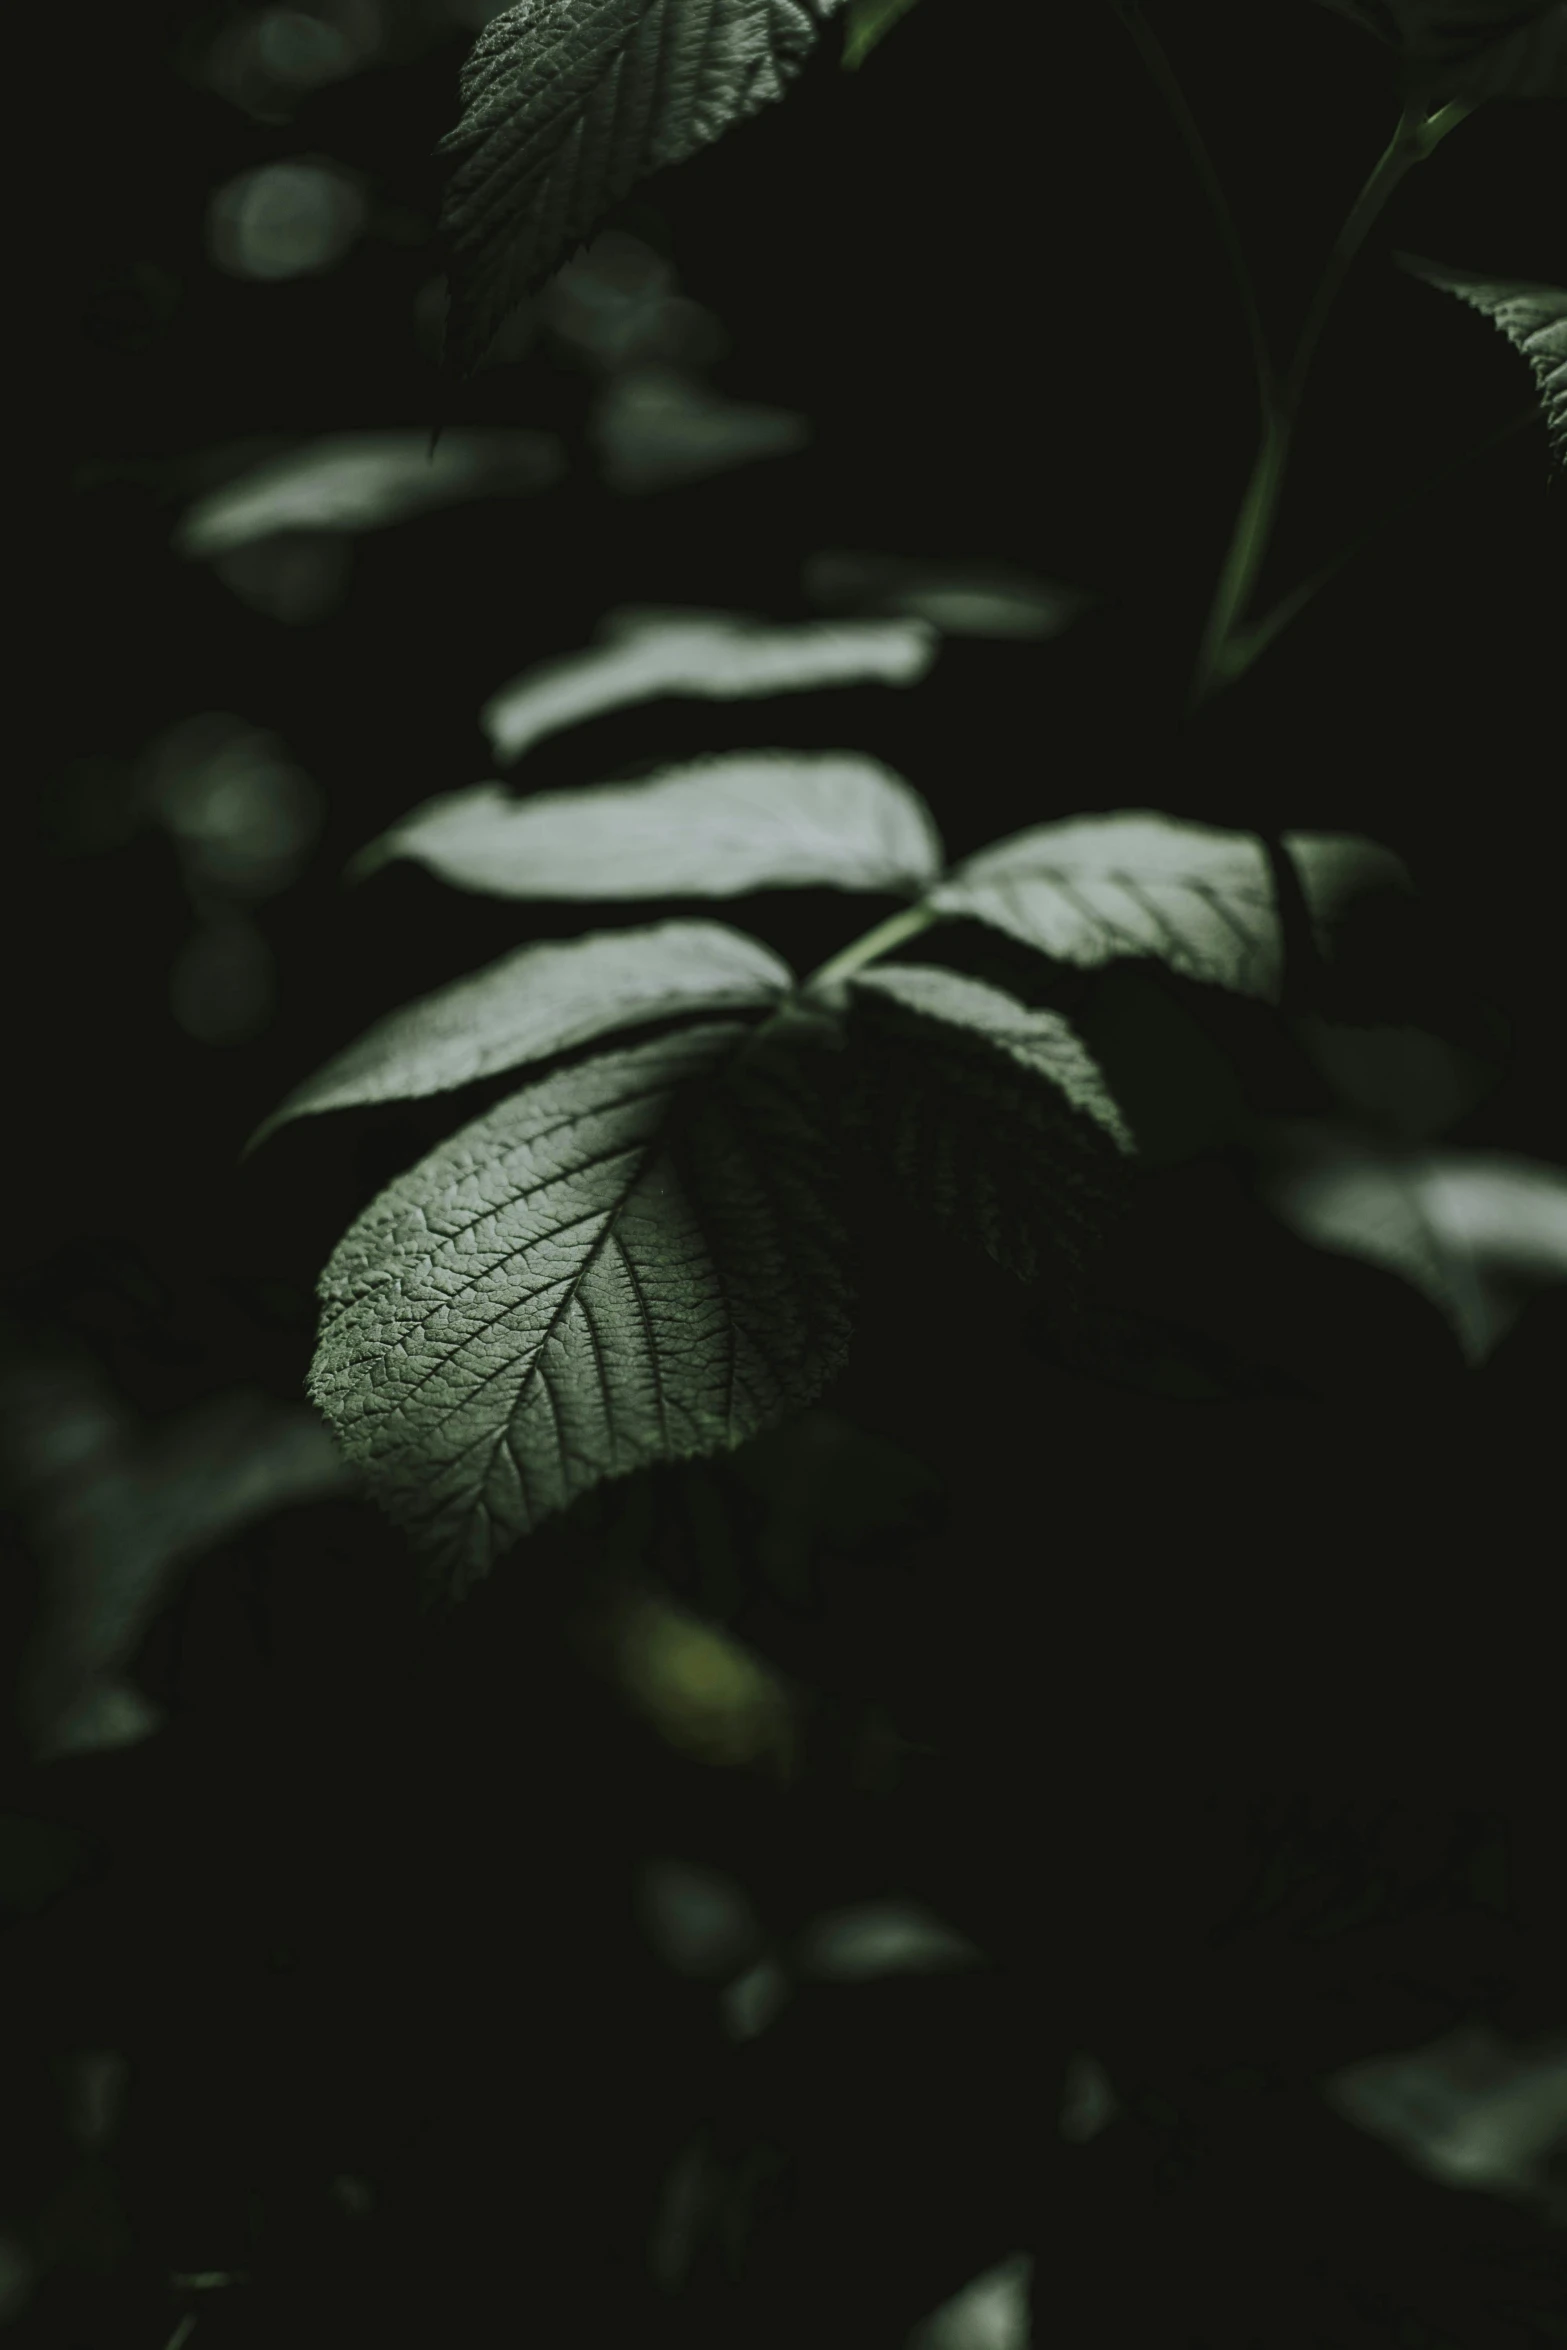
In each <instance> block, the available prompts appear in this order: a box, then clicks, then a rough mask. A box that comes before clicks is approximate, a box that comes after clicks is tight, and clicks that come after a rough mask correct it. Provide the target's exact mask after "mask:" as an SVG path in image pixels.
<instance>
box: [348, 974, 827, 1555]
mask: <svg viewBox="0 0 1567 2350" xmlns="http://www.w3.org/2000/svg"><path fill="white" fill-rule="evenodd" d="M748 1045H749V1046H750V1047H751V1048H752V1049H750V1050H749V1051H748V1050H746V1049H745V1048H746V1047H747V1046H748ZM831 1162H832V1143H831V1137H830V1136H829V1135H828V1134H827V1133H826V1132H824V1131H823V1130H822V1126H821V1121H820V1118H819V1115H818V1112H817V1108H816V1096H815V1092H814V1090H813V1088H812V1087H811V1085H810V1084H809V1082H808V1081H807V1079H806V1078H805V1077H804V1076H803V1075H802V1071H801V1062H800V1058H799V1055H798V1053H797V1052H796V1051H795V1050H793V1049H792V1048H788V1047H784V1048H780V1049H776V1050H775V1049H772V1047H771V1045H770V1044H769V1043H768V1042H767V1041H766V1040H758V1039H757V1037H756V1033H755V1028H754V1024H752V1023H747V1022H744V1021H737V1020H725V1021H706V1022H703V1023H701V1024H700V1025H699V1026H694V1027H689V1028H686V1029H683V1030H680V1031H676V1032H673V1033H671V1034H669V1035H665V1036H660V1037H657V1038H654V1039H652V1040H650V1041H648V1042H645V1043H642V1044H638V1045H634V1046H631V1047H629V1048H628V1049H626V1050H624V1051H619V1052H610V1053H605V1054H602V1055H599V1056H596V1057H595V1058H593V1059H592V1060H589V1061H586V1062H582V1063H579V1064H577V1065H576V1066H574V1067H571V1068H568V1069H565V1070H562V1071H559V1072H557V1073H556V1074H554V1075H552V1076H549V1077H545V1078H543V1079H541V1080H540V1081H539V1082H537V1083H535V1084H533V1085H529V1086H526V1087H524V1088H523V1089H522V1091H520V1092H519V1093H516V1094H513V1095H512V1096H511V1097H510V1099H509V1100H507V1101H505V1102H503V1103H502V1104H501V1105H500V1106H499V1107H498V1108H496V1109H493V1110H490V1111H488V1112H487V1113H486V1114H485V1115H484V1116H483V1117H481V1118H478V1119H476V1120H474V1121H473V1122H472V1123H471V1124H470V1125H468V1126H465V1127H463V1128H462V1129H460V1131H459V1132H458V1133H456V1134H455V1135H453V1136H452V1137H451V1138H450V1140H449V1141H447V1142H445V1143H443V1144H442V1145H441V1146H440V1148H439V1149H438V1150H436V1151H434V1152H432V1153H431V1154H430V1155H429V1156H428V1157H427V1158H425V1159H423V1160H421V1161H420V1162H419V1164H418V1165H417V1166H416V1167H414V1168H413V1169H411V1170H410V1172H409V1173H407V1174H406V1175H403V1176H401V1177H399V1178H398V1180H397V1181H396V1182H395V1183H393V1184H392V1185H390V1186H389V1188H388V1189H387V1190H386V1191H384V1192H383V1193H382V1194H381V1195H380V1197H379V1198H378V1199H377V1200H375V1201H374V1202H373V1203H372V1205H371V1206H370V1207H369V1208H368V1209H367V1210H366V1212H365V1213H364V1214H363V1215H362V1216H361V1217H360V1218H359V1219H358V1221H357V1222H356V1223H355V1224H354V1225H353V1226H352V1227H351V1228H350V1230H349V1231H348V1233H347V1234H346V1235H345V1236H344V1238H343V1239H342V1241H341V1242H340V1243H339V1244H338V1247H337V1249H336V1250H335V1252H334V1253H333V1256H332V1258H331V1261H330V1263H329V1264H328V1266H327V1268H326V1270H325V1272H324V1273H323V1275H322V1278H321V1297H322V1303H323V1309H324V1310H323V1316H322V1324H321V1331H320V1339H319V1344H318V1347H317V1351H316V1357H315V1362H314V1364H313V1366H312V1370H311V1375H310V1393H311V1397H312V1400H313V1401H314V1402H315V1403H316V1404H317V1405H318V1406H319V1407H320V1409H321V1410H322V1411H323V1412H324V1413H325V1414H326V1416H327V1418H328V1420H329V1421H330V1422H331V1424H332V1426H333V1428H334V1429H335V1430H336V1431H337V1433H338V1435H339V1437H340V1438H341V1440H342V1443H343V1445H344V1448H345V1451H346V1453H347V1455H348V1457H349V1459H350V1460H352V1461H354V1462H356V1463H357V1464H359V1465H360V1466H362V1468H363V1469H364V1471H365V1474H366V1479H367V1483H368V1486H369V1489H370V1491H371V1493H372V1494H373V1495H374V1496H375V1497H376V1498H377V1499H378V1500H379V1501H380V1502H381V1504H382V1505H383V1506H384V1507H385V1509H386V1510H387V1511H388V1512H389V1514H390V1515H391V1516H392V1517H393V1518H395V1519H397V1520H398V1521H399V1522H401V1523H402V1524H404V1525H405V1526H407V1527H408V1528H409V1530H410V1532H411V1533H412V1534H413V1536H414V1538H415V1540H416V1541H417V1542H418V1543H419V1544H420V1546H421V1547H422V1548H423V1549H424V1550H425V1551H426V1553H427V1555H428V1557H429V1559H430V1561H431V1565H432V1569H433V1571H434V1573H435V1575H436V1576H437V1577H438V1579H439V1581H440V1583H441V1584H442V1585H443V1586H444V1587H445V1588H446V1589H447V1590H449V1591H452V1592H455V1593H460V1592H461V1591H462V1590H463V1589H465V1588H466V1587H467V1585H468V1584H470V1583H471V1582H472V1581H473V1580H474V1579H475V1578H476V1577H479V1576H482V1575H484V1574H485V1573H486V1572H488V1570H489V1568H490V1567H491V1566H492V1565H493V1563H494V1560H495V1558H496V1556H497V1555H498V1554H499V1553H500V1552H501V1551H502V1550H504V1549H505V1548H507V1547H508V1546H509V1545H510V1544H512V1543H514V1542H515V1541H517V1540H518V1539H519V1538H520V1537H521V1536H523V1535H525V1534H526V1533H528V1532H529V1531H530V1529H531V1528H533V1527H534V1526H536V1525H538V1524H539V1523H540V1521H541V1520H542V1519H544V1518H546V1517H548V1516H550V1515H551V1514H553V1513H554V1512H556V1511H559V1510H563V1509H565V1508H566V1507H567V1505H568V1504H569V1503H570V1502H571V1501H573V1500H574V1499H575V1498H576V1496H577V1495H578V1494H580V1493H585V1492H587V1491H588V1490H590V1489H591V1488H592V1487H594V1486H596V1485H598V1484H600V1483H601V1482H602V1481H603V1480H605V1479H606V1478H611V1477H617V1476H621V1475H623V1474H625V1473H626V1472H627V1471H629V1470H632V1469H636V1468H639V1467H642V1466H644V1465H646V1464H648V1463H651V1462H654V1461H666V1460H678V1459H690V1458H693V1457H699V1456H701V1455H703V1454H708V1453H714V1452H721V1451H724V1450H726V1449H733V1448H734V1447H735V1446H736V1445H738V1444H740V1443H743V1442H744V1440H745V1439H746V1438H747V1437H748V1436H751V1435H754V1434H755V1433H756V1432H757V1431H758V1430H759V1429H761V1428H764V1427H766V1426H768V1425H769V1424H770V1423H771V1422H773V1421H775V1420H777V1419H780V1418H782V1417H783V1416H784V1415H785V1414H786V1413H787V1412H789V1411H790V1410H797V1409H799V1408H801V1407H802V1406H804V1405H806V1404H808V1403H812V1402H814V1401H815V1400H816V1397H817V1395H818V1393H819V1392H820V1390H821V1388H822V1387H823V1386H824V1385H825V1383H826V1381H827V1380H828V1379H829V1378H830V1377H831V1376H832V1375H833V1373H834V1372H835V1371H836V1370H837V1369H838V1368H839V1366H840V1365H841V1363H842V1361H843V1358H844V1353H845V1349H846V1345H847V1330H848V1322H847V1292H846V1287H845V1279H844V1275H843V1272H842V1270H841V1247H842V1242H841V1236H840V1234H839V1231H838V1227H837V1224H836V1221H835V1219H834V1216H833V1214H832V1213H831V1211H830V1209H829V1206H828V1204H827V1201H828V1197H829V1196H830V1191H829V1187H830V1179H831Z"/></svg>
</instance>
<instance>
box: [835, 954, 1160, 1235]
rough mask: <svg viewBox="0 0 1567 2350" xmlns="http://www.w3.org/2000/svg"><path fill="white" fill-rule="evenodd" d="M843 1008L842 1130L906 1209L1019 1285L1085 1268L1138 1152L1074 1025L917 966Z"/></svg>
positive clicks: (972, 982)
mask: <svg viewBox="0 0 1567 2350" xmlns="http://www.w3.org/2000/svg"><path fill="white" fill-rule="evenodd" d="M848 1006H849V1021H850V1035H851V1038H852V1039H853V1041H854V1044H855V1047H856V1050H855V1056H854V1061H853V1064H852V1072H853V1087H854V1090H853V1093H852V1095H851V1097H850V1101H849V1105H848V1110H847V1116H848V1122H849V1124H850V1126H851V1129H852V1131H853V1132H854V1133H855V1134H856V1135H857V1137H858V1138H859V1139H860V1141H861V1143H862V1144H863V1146H864V1147H865V1148H866V1149H867V1150H869V1151H870V1152H871V1153H872V1154H873V1156H874V1158H875V1160H876V1162H877V1164H878V1165H879V1166H883V1167H884V1168H885V1170H886V1172H887V1175H888V1176H889V1178H890V1179H891V1180H892V1181H893V1182H894V1183H895V1184H896V1185H897V1187H898V1188H899V1190H900V1191H902V1193H903V1194H904V1196H905V1197H906V1198H908V1199H910V1200H912V1201H913V1202H914V1203H915V1204H917V1205H919V1206H921V1207H923V1208H926V1209H928V1210H929V1212H930V1213H931V1214H933V1215H936V1216H938V1217H941V1218H943V1219H946V1220H950V1221H952V1222H954V1223H956V1224H957V1225H958V1227H959V1228H960V1230H961V1231H962V1232H963V1233H965V1234H966V1235H967V1236H968V1237H970V1238H971V1239H973V1240H974V1241H975V1242H976V1243H977V1244H978V1245H979V1246H980V1247H982V1248H984V1249H985V1250H986V1251H987V1252H988V1254H989V1255H991V1256H992V1257H994V1258H995V1260H996V1261H997V1263H998V1264H1001V1265H1004V1266H1005V1267H1006V1268H1007V1269H1008V1271H1010V1272H1013V1273H1015V1274H1017V1275H1018V1277H1019V1278H1020V1279H1022V1280H1025V1281H1028V1280H1032V1279H1033V1277H1034V1275H1035V1274H1036V1272H1037V1271H1038V1270H1039V1269H1040V1266H1041V1263H1042V1262H1047V1261H1054V1260H1058V1259H1060V1258H1062V1257H1065V1258H1067V1259H1073V1260H1079V1259H1081V1258H1082V1257H1083V1256H1084V1255H1085V1254H1086V1253H1087V1251H1088V1249H1089V1248H1090V1247H1091V1246H1092V1245H1093V1243H1094V1241H1095V1240H1096V1239H1097V1238H1098V1237H1099V1235H1100V1233H1101V1231H1102V1229H1103V1226H1104V1223H1105V1220H1106V1218H1107V1216H1108V1215H1110V1214H1112V1213H1113V1212H1114V1210H1115V1208H1116V1207H1117V1206H1118V1205H1119V1204H1121V1203H1122V1201H1123V1198H1124V1192H1125V1171H1124V1166H1123V1164H1122V1162H1123V1161H1124V1160H1125V1159H1127V1158H1129V1157H1131V1156H1132V1155H1133V1153H1134V1152H1135V1149H1136V1145H1135V1143H1134V1141H1133V1139H1132V1136H1131V1133H1130V1132H1129V1130H1128V1128H1127V1126H1126V1124H1125V1122H1124V1120H1123V1119H1122V1117H1121V1114H1120V1112H1119V1110H1118V1109H1117V1107H1116V1104H1115V1102H1114V1100H1113V1098H1112V1096H1111V1093H1110V1089H1109V1087H1108V1085H1107V1084H1106V1083H1105V1080H1104V1076H1103V1074H1102V1072H1101V1071H1100V1070H1099V1068H1098V1066H1097V1065H1096V1063H1095V1062H1094V1060H1093V1057H1092V1055H1091V1054H1090V1053H1089V1051H1088V1049H1087V1047H1086V1046H1085V1045H1084V1043H1083V1042H1082V1039H1081V1038H1080V1037H1079V1036H1078V1035H1077V1034H1076V1033H1075V1031H1074V1030H1073V1029H1072V1027H1071V1026H1070V1024H1069V1023H1068V1022H1067V1021H1066V1020H1064V1019H1063V1018H1062V1017H1061V1016H1060V1015H1059V1014H1058V1013H1055V1012H1048V1011H1034V1010H1031V1009H1030V1008H1029V1007H1028V1006H1027V1005H1025V1004H1021V1003H1019V1002H1018V1001H1017V999H1016V998H1015V997H1013V996H1009V995H1006V994H1004V993H1003V992H1002V990H1001V989H1000V988H995V987H990V986H988V985H986V984H985V983H984V982H982V981H980V980H977V979H970V978H967V977H965V976H963V975H962V974H960V973H958V972H953V971H945V970H940V969H937V968H935V967H934V966H929V965H923V964H918V963H896V964H887V965H885V966H883V967H881V968H879V969H878V968H872V969H870V970H866V971H862V972H860V973H858V974H857V975H856V976H855V978H854V979H852V980H851V981H850V982H849V984H848Z"/></svg>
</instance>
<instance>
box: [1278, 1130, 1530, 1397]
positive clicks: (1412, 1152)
mask: <svg viewBox="0 0 1567 2350" xmlns="http://www.w3.org/2000/svg"><path fill="white" fill-rule="evenodd" d="M1259 1165H1260V1167H1261V1169H1262V1193H1261V1196H1262V1197H1263V1198H1264V1199H1265V1200H1266V1202H1267V1204H1268V1205H1269V1207H1270V1208H1271V1209H1272V1210H1273V1212H1274V1213H1275V1214H1276V1215H1277V1216H1279V1217H1280V1218H1281V1220H1282V1221H1283V1222H1284V1223H1286V1224H1288V1225H1289V1226H1290V1228H1291V1230H1292V1231H1295V1232H1298V1233H1299V1234H1300V1236H1301V1238H1302V1239H1304V1240H1308V1241H1311V1242H1312V1243H1313V1244H1314V1245H1315V1246H1317V1247H1319V1248H1324V1249H1329V1250H1332V1251H1333V1252H1334V1253H1335V1254H1338V1255H1343V1256H1352V1257H1360V1258H1362V1259H1363V1260H1364V1261H1365V1262H1366V1263H1368V1264H1372V1265H1381V1266H1384V1267H1385V1268H1386V1269H1387V1270H1388V1271H1389V1272H1393V1273H1398V1274H1400V1275H1401V1276H1402V1277H1403V1278H1404V1279H1405V1280H1406V1281H1408V1282H1410V1283H1412V1285H1413V1286H1414V1287H1415V1288H1416V1289H1418V1290H1420V1291H1422V1292H1423V1293H1424V1295H1425V1296H1427V1297H1428V1298H1430V1300H1431V1302H1432V1304H1433V1305H1435V1306H1437V1307H1438V1308H1439V1309H1440V1311H1441V1312H1442V1313H1443V1314H1444V1315H1445V1316H1446V1317H1447V1319H1448V1321H1449V1322H1450V1323H1451V1324H1452V1326H1453V1329H1454V1330H1455V1332H1456V1333H1457V1336H1458V1341H1459V1344H1460V1346H1461V1347H1462V1348H1463V1351H1464V1355H1465V1357H1466V1359H1467V1360H1468V1362H1469V1363H1470V1364H1471V1365H1472V1366H1473V1365H1478V1364H1480V1363H1483V1362H1484V1361H1485V1359H1486V1357H1487V1356H1488V1355H1489V1354H1490V1353H1491V1352H1492V1350H1493V1348H1494V1347H1495V1346H1496V1344H1497V1342H1498V1341H1499V1340H1500V1339H1501V1338H1502V1337H1503V1336H1504V1335H1505V1333H1506V1332H1507V1331H1508V1330H1509V1329H1510V1328H1511V1326H1512V1324H1513V1323H1514V1321H1515V1320H1516V1319H1517V1317H1518V1315H1519V1313H1520V1312H1521V1311H1522V1307H1523V1304H1524V1300H1525V1298H1526V1297H1527V1295H1528V1293H1529V1291H1530V1290H1531V1289H1533V1288H1535V1287H1538V1286H1539V1285H1541V1284H1543V1283H1548V1282H1556V1281H1562V1280H1567V1173H1564V1172H1563V1170H1562V1169H1561V1168H1560V1167H1552V1166H1548V1165H1546V1164H1544V1163H1543V1162H1541V1161H1539V1160H1535V1159H1526V1158H1518V1157H1507V1156H1503V1155H1501V1154H1495V1153H1484V1152H1476V1151H1430V1150H1421V1149H1418V1148H1407V1149H1406V1148H1400V1147H1399V1146H1397V1145H1396V1144H1393V1143H1387V1142H1382V1141H1379V1140H1377V1139H1375V1138H1373V1137H1370V1136H1368V1135H1366V1134H1364V1133H1362V1132H1356V1131H1353V1130H1351V1129H1347V1128H1340V1127H1337V1126H1334V1125H1333V1124H1332V1123H1330V1122H1329V1121H1326V1120H1312V1119H1303V1120H1287V1121H1279V1122H1277V1123H1275V1124H1273V1125H1271V1126H1269V1127H1267V1128H1266V1129H1264V1130H1262V1132H1261V1134H1260V1137H1259Z"/></svg>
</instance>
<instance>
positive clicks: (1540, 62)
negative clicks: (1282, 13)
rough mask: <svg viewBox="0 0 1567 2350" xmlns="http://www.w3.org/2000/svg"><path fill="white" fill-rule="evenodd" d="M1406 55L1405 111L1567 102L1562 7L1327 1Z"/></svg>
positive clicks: (1402, 69) (1402, 58)
mask: <svg viewBox="0 0 1567 2350" xmlns="http://www.w3.org/2000/svg"><path fill="white" fill-rule="evenodd" d="M1323 5H1324V6H1325V7H1328V8H1331V9H1333V10H1335V12H1336V13H1337V14H1338V15H1340V16H1347V17H1348V18H1349V19H1350V20H1351V22H1352V23H1354V24H1357V25H1359V26H1360V27H1361V28H1362V30H1363V31H1365V32H1368V33H1371V34H1373V35H1374V36H1375V37H1376V39H1378V40H1379V41H1382V42H1384V43H1385V44H1386V46H1387V47H1388V48H1390V49H1395V50H1397V52H1398V56H1399V69H1398V93H1399V96H1400V98H1401V100H1402V101H1403V102H1404V103H1405V104H1406V105H1422V106H1426V107H1434V106H1438V105H1443V104H1446V103H1447V102H1449V101H1450V100H1452V99H1454V98H1463V99H1466V100H1467V101H1469V102H1470V103H1471V104H1475V103H1478V101H1479V100H1481V99H1483V98H1551V97H1556V98H1560V97H1567V6H1564V5H1563V4H1562V0H1323Z"/></svg>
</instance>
